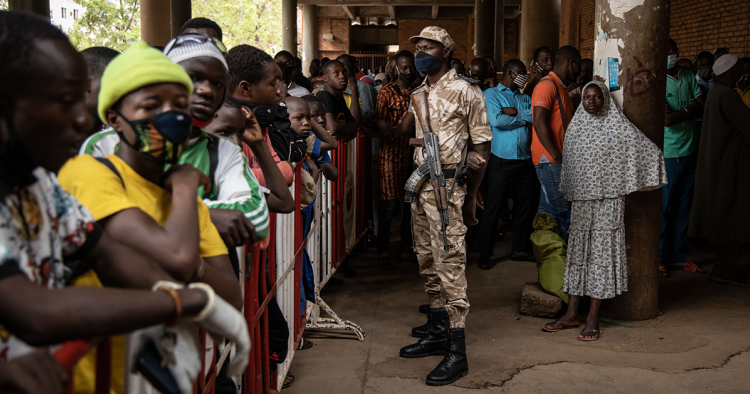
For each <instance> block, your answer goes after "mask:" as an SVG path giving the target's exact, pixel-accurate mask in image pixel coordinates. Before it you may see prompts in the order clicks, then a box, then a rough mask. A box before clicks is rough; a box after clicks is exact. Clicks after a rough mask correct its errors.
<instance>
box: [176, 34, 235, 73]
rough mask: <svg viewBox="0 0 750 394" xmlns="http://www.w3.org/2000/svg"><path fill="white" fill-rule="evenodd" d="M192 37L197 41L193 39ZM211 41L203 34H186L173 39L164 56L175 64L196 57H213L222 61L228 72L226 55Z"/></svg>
mask: <svg viewBox="0 0 750 394" xmlns="http://www.w3.org/2000/svg"><path fill="white" fill-rule="evenodd" d="M192 37H194V38H195V39H191V38H192ZM211 40H212V38H211V37H208V36H204V35H201V34H184V35H181V36H178V37H176V38H174V39H172V41H170V42H169V44H167V46H166V47H165V48H164V54H165V55H167V57H168V58H169V60H171V61H173V62H175V63H180V62H184V61H185V60H188V59H192V58H195V57H212V58H214V59H217V60H218V61H220V62H221V64H223V65H224V67H225V68H226V69H227V71H228V70H229V67H228V66H227V60H226V59H225V58H224V54H223V53H222V52H221V50H219V48H218V47H217V46H216V45H215V44H214V43H213V42H211Z"/></svg>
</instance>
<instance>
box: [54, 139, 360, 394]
mask: <svg viewBox="0 0 750 394" xmlns="http://www.w3.org/2000/svg"><path fill="white" fill-rule="evenodd" d="M331 157H332V161H333V164H334V165H335V166H336V167H337V169H338V170H339V178H338V180H337V181H336V182H331V181H329V180H327V179H324V178H323V177H322V176H321V182H319V185H318V197H317V198H316V201H315V210H314V220H313V223H312V226H311V228H310V231H309V233H308V236H307V238H306V239H303V228H302V215H301V212H300V210H299V209H297V210H295V212H293V213H289V214H283V215H282V214H271V218H270V228H271V229H274V228H275V231H270V232H269V235H268V236H269V237H271V238H270V240H269V246H268V248H266V249H265V250H260V249H259V248H258V247H257V246H250V245H248V246H246V247H245V248H239V249H238V254H239V257H240V278H241V280H240V284H241V287H242V290H243V294H244V311H243V312H244V315H245V318H246V319H247V326H248V330H249V332H250V339H251V343H252V349H251V354H250V357H249V363H248V366H247V369H246V371H245V376H244V380H243V381H242V382H238V383H239V384H240V385H241V391H240V392H241V393H243V394H250V393H253V394H260V393H274V392H278V391H279V390H280V387H281V386H282V383H283V381H284V378H285V377H286V374H287V373H288V372H289V367H290V365H291V363H292V360H293V358H294V354H295V350H296V348H297V344H298V343H299V341H300V339H301V338H302V334H303V332H304V330H305V329H343V330H349V331H352V332H354V333H355V334H356V335H357V337H358V339H359V340H360V341H363V340H364V336H365V334H364V331H363V330H362V328H361V327H360V326H358V325H357V324H355V323H353V322H351V321H348V320H343V319H341V318H340V317H338V315H337V314H336V313H335V312H334V311H333V310H332V309H331V308H330V307H329V306H328V305H327V304H326V303H325V301H323V299H322V298H321V297H320V290H322V288H323V287H324V286H325V284H326V283H327V282H328V280H329V279H330V278H331V276H333V274H334V273H335V272H336V269H337V268H338V267H339V266H340V265H341V264H342V263H343V262H344V260H345V259H346V258H347V257H348V256H349V254H350V253H351V252H352V250H353V249H354V246H355V245H356V244H357V243H358V242H359V241H360V240H361V239H362V237H363V236H364V234H365V232H366V228H367V226H366V223H367V221H366V216H365V215H364V214H363V212H364V208H363V207H364V206H365V203H366V190H367V189H366V186H367V179H368V176H367V175H366V174H367V169H368V165H367V159H366V158H368V157H369V154H368V152H367V144H366V143H365V140H364V139H363V138H361V137H360V136H357V138H356V139H355V140H352V141H350V142H348V143H343V142H342V143H340V144H339V148H338V149H336V150H334V151H333V152H331ZM300 171H301V166H297V168H296V170H295V182H294V183H293V184H292V186H291V187H290V191H291V192H292V195H293V196H294V200H295V201H301V199H300V197H301V183H300V182H297V181H296V180H298V179H300ZM303 248H307V251H308V254H309V257H310V261H311V263H312V266H313V271H314V274H315V298H316V303H315V304H312V303H310V302H306V303H305V304H304V305H305V307H304V310H302V308H303V307H302V305H301V302H300V291H301V290H300V288H301V286H302V274H303V269H302V264H303V263H302V251H303ZM273 297H276V299H277V302H278V304H279V307H280V309H281V311H282V313H283V314H284V317H285V318H286V321H287V324H288V329H289V339H288V349H289V351H288V354H287V357H286V359H285V360H284V361H283V362H282V363H279V364H278V365H277V368H278V369H277V370H276V371H274V372H271V364H270V356H271V354H270V349H269V331H268V328H269V325H268V313H267V312H268V305H269V303H270V302H271V300H272V298H273ZM321 310H323V311H324V312H326V313H327V314H328V315H330V316H331V317H330V318H322V317H321V316H320V315H321ZM201 339H202V343H203V348H204V354H203V355H202V360H203V368H202V370H201V373H200V375H199V378H198V381H197V382H196V384H195V390H194V392H195V393H203V394H213V393H214V392H215V384H216V377H217V374H218V371H219V370H220V369H221V367H222V365H223V364H224V362H225V361H226V359H227V357H231V355H230V353H231V351H232V350H233V349H232V344H231V343H230V344H229V345H228V346H224V349H223V351H222V353H221V356H220V358H219V360H218V361H217V360H216V356H217V346H216V345H217V344H215V343H213V341H212V340H211V338H210V336H206V335H205V333H201ZM207 355H208V357H207ZM110 360H111V341H110V340H109V339H108V338H107V339H105V340H103V341H101V342H100V343H99V345H98V346H97V366H96V384H95V394H108V393H109V387H110V364H111V362H110ZM206 366H208V368H206ZM126 374H127V373H126ZM129 375H130V376H129V377H127V378H126V380H130V381H131V383H130V384H127V383H126V393H128V394H130V393H138V394H141V393H142V392H143V390H142V388H143V387H144V382H143V381H139V382H137V383H133V382H132V381H133V380H139V379H140V377H139V376H134V375H133V374H129ZM140 380H142V379H140ZM154 392H155V390H154ZM68 393H73V391H72V385H70V386H69V390H68Z"/></svg>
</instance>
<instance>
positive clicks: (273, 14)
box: [193, 0, 281, 55]
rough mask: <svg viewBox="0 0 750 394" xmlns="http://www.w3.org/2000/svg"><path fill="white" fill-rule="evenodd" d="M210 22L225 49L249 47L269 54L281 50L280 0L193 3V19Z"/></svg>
mask: <svg viewBox="0 0 750 394" xmlns="http://www.w3.org/2000/svg"><path fill="white" fill-rule="evenodd" d="M198 16H202V17H205V18H208V19H211V20H213V21H214V22H216V23H218V24H219V26H221V29H222V30H223V32H224V39H223V41H224V45H226V46H227V48H232V47H233V46H236V45H239V44H249V45H252V46H254V47H257V48H259V49H262V50H264V51H266V52H268V53H270V54H272V55H273V54H275V53H276V51H278V50H279V49H280V48H281V1H280V0H234V1H222V0H193V17H198Z"/></svg>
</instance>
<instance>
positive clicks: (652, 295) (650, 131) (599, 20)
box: [594, 0, 670, 320]
mask: <svg viewBox="0 0 750 394" xmlns="http://www.w3.org/2000/svg"><path fill="white" fill-rule="evenodd" d="M669 9H670V0H651V1H649V2H647V4H644V3H643V0H597V1H596V29H595V35H596V43H595V48H594V52H595V57H594V59H595V60H594V75H598V76H601V77H603V78H605V79H606V81H607V84H608V85H609V86H610V90H614V91H613V92H612V96H613V99H614V101H615V103H616V104H617V105H619V106H620V108H622V110H623V113H624V114H625V116H627V117H628V119H630V121H632V122H633V124H635V125H636V126H637V127H638V128H639V129H640V130H641V131H642V132H643V133H644V134H645V135H646V136H648V137H649V138H650V139H651V140H652V141H654V142H655V143H656V144H657V145H659V146H660V147H661V146H662V145H663V142H664V110H663V108H664V105H665V101H666V98H665V90H666V79H667V75H666V64H667V40H668V38H669ZM660 209H661V190H655V191H650V192H637V193H633V194H631V195H629V196H628V197H627V200H626V204H625V239H626V241H627V253H628V291H627V292H626V293H624V294H623V295H621V296H617V297H615V298H614V300H612V301H607V302H605V303H603V305H602V315H603V316H606V317H610V318H614V319H624V320H645V319H652V318H655V317H656V316H658V314H659V305H658V301H659V279H658V276H659V275H658V264H659V227H660Z"/></svg>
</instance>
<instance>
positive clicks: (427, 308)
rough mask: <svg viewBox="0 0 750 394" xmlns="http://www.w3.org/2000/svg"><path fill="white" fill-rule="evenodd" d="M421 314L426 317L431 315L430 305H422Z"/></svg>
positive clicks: (420, 307)
mask: <svg viewBox="0 0 750 394" xmlns="http://www.w3.org/2000/svg"><path fill="white" fill-rule="evenodd" d="M419 313H421V314H423V315H426V314H428V313H430V304H422V305H420V306H419Z"/></svg>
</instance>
